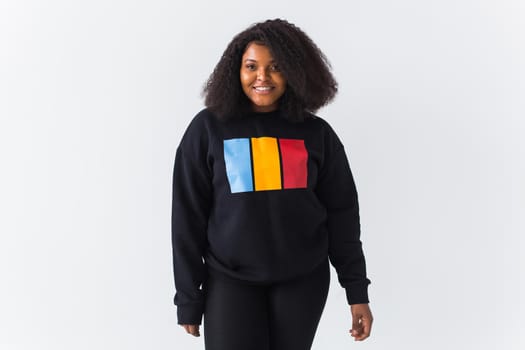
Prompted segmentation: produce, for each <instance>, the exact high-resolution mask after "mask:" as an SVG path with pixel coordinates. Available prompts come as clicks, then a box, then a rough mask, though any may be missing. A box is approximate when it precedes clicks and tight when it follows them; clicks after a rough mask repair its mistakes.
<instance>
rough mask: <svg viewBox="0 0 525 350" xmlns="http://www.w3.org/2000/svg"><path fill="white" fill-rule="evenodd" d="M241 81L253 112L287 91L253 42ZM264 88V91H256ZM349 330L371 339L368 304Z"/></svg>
mask: <svg viewBox="0 0 525 350" xmlns="http://www.w3.org/2000/svg"><path fill="white" fill-rule="evenodd" d="M240 79H241V84H242V88H243V91H244V93H245V94H246V96H247V97H248V98H249V99H250V101H251V102H252V108H253V110H254V111H256V112H270V111H273V110H275V109H277V106H278V103H277V101H278V100H279V98H280V97H281V96H282V94H283V93H284V90H285V89H286V80H285V79H284V77H283V76H282V73H281V72H280V70H279V69H278V66H277V64H276V63H275V62H274V60H273V57H272V56H271V53H270V51H269V50H268V48H267V47H266V46H264V45H261V44H259V43H255V42H252V43H250V44H249V45H248V46H247V47H246V51H245V53H244V55H243V57H242V63H241V68H240ZM257 87H265V88H266V89H265V90H266V91H261V92H258V91H257ZM350 313H351V314H352V328H351V329H350V330H349V331H348V332H349V333H350V335H351V336H352V337H354V340H355V341H363V340H365V339H366V338H368V337H369V336H370V331H371V329H372V322H373V317H372V312H371V311H370V307H369V306H368V304H353V305H350ZM181 326H182V327H183V328H184V329H185V330H186V333H188V334H191V335H193V336H195V337H200V331H199V325H198V324H197V325H195V324H182V325H181Z"/></svg>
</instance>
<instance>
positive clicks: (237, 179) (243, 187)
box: [224, 138, 253, 193]
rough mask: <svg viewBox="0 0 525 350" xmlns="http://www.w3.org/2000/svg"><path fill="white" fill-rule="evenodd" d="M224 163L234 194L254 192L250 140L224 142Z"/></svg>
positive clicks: (241, 139)
mask: <svg viewBox="0 0 525 350" xmlns="http://www.w3.org/2000/svg"><path fill="white" fill-rule="evenodd" d="M224 162H225V163H226V175H227V176H228V181H229V183H230V189H231V191H232V193H235V192H248V191H253V180H252V162H251V158H250V139H249V138H240V139H230V140H224Z"/></svg>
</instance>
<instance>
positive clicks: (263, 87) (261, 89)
mask: <svg viewBox="0 0 525 350" xmlns="http://www.w3.org/2000/svg"><path fill="white" fill-rule="evenodd" d="M270 89H271V86H257V87H256V88H255V90H257V91H268V90H270Z"/></svg>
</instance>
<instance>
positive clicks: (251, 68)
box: [246, 64, 255, 70]
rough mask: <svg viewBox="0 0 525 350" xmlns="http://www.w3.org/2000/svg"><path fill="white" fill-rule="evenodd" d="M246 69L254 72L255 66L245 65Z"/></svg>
mask: <svg viewBox="0 0 525 350" xmlns="http://www.w3.org/2000/svg"><path fill="white" fill-rule="evenodd" d="M246 68H247V69H248V70H255V65H254V64H247V65H246Z"/></svg>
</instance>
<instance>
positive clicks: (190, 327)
mask: <svg viewBox="0 0 525 350" xmlns="http://www.w3.org/2000/svg"><path fill="white" fill-rule="evenodd" d="M182 327H184V329H185V330H186V333H189V334H191V335H193V336H195V337H199V336H200V335H201V334H200V332H199V325H198V324H183V325H182Z"/></svg>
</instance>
